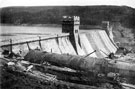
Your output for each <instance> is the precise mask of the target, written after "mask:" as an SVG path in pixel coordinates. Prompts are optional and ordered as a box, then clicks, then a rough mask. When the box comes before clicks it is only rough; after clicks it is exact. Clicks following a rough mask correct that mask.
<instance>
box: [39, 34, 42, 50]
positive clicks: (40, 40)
mask: <svg viewBox="0 0 135 89" xmlns="http://www.w3.org/2000/svg"><path fill="white" fill-rule="evenodd" d="M39 46H40V49H41V50H42V45H41V37H40V36H39Z"/></svg>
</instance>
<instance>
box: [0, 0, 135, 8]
mask: <svg viewBox="0 0 135 89" xmlns="http://www.w3.org/2000/svg"><path fill="white" fill-rule="evenodd" d="M54 5H55V6H56V5H58V6H60V5H68V6H69V5H79V6H85V5H118V6H122V5H126V6H130V7H133V8H135V0H0V7H7V6H54Z"/></svg>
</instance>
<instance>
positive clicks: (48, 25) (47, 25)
mask: <svg viewBox="0 0 135 89" xmlns="http://www.w3.org/2000/svg"><path fill="white" fill-rule="evenodd" d="M0 26H27V27H29V26H35V27H62V25H61V24H2V23H0ZM80 29H86V30H90V29H101V26H99V25H80Z"/></svg>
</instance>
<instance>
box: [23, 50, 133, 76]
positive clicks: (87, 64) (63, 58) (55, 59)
mask: <svg viewBox="0 0 135 89" xmlns="http://www.w3.org/2000/svg"><path fill="white" fill-rule="evenodd" d="M24 60H26V61H29V62H33V63H43V62H44V61H47V62H49V63H51V64H53V65H57V66H64V67H68V68H71V69H75V70H81V71H86V72H89V71H90V72H95V73H104V74H107V73H109V72H114V73H120V75H122V76H123V75H124V76H126V77H135V69H134V68H135V63H132V64H131V63H127V62H124V63H123V62H121V61H115V60H112V61H108V60H107V59H106V58H93V57H85V58H84V56H79V55H68V54H56V53H48V52H42V51H37V50H36V51H35V50H31V51H30V52H29V53H28V54H27V55H26V56H25V57H24Z"/></svg>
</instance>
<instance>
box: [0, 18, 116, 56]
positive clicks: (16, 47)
mask: <svg viewBox="0 0 135 89" xmlns="http://www.w3.org/2000/svg"><path fill="white" fill-rule="evenodd" d="M79 25H80V18H79V17H77V16H74V17H68V16H65V17H63V21H62V33H61V34H54V35H52V34H51V35H49V36H43V35H41V36H39V37H32V38H25V37H24V39H10V40H9V41H6V42H2V41H1V42H0V44H1V48H2V49H3V50H9V51H10V52H14V53H16V54H17V53H18V54H20V55H22V56H25V55H26V53H27V52H28V51H29V50H30V49H40V50H42V51H47V52H52V53H59V54H73V55H83V56H85V55H88V54H90V53H92V54H91V55H89V56H91V57H97V58H104V57H107V56H108V55H109V54H110V53H115V52H116V51H117V46H116V44H115V43H114V41H113V37H112V35H111V34H112V31H111V30H110V29H109V22H108V21H104V22H103V23H102V28H101V29H97V30H90V31H87V32H80V31H79Z"/></svg>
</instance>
